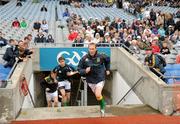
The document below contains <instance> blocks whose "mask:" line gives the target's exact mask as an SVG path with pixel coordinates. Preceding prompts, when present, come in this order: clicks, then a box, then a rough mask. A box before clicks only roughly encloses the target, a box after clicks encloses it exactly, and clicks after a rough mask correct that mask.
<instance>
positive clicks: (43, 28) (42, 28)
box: [41, 20, 48, 33]
mask: <svg viewBox="0 0 180 124" xmlns="http://www.w3.org/2000/svg"><path fill="white" fill-rule="evenodd" d="M41 30H42V31H43V32H46V33H48V24H47V22H46V20H43V21H42V24H41Z"/></svg>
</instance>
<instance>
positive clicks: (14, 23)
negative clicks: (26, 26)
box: [12, 18, 20, 28]
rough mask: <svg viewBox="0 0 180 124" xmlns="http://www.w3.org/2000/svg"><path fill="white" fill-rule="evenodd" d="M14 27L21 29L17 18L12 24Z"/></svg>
mask: <svg viewBox="0 0 180 124" xmlns="http://www.w3.org/2000/svg"><path fill="white" fill-rule="evenodd" d="M12 27H14V28H19V27H20V22H19V21H18V19H17V18H15V20H14V21H13V22H12Z"/></svg>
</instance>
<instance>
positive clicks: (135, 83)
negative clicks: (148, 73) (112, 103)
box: [116, 76, 143, 105]
mask: <svg viewBox="0 0 180 124" xmlns="http://www.w3.org/2000/svg"><path fill="white" fill-rule="evenodd" d="M142 79H143V76H141V77H140V78H139V79H138V80H137V81H136V83H135V84H134V85H133V86H132V87H131V88H130V89H129V90H128V92H127V93H126V94H125V95H124V96H123V97H122V98H121V99H120V100H119V101H118V102H117V104H116V105H118V104H119V103H121V102H122V101H123V99H124V98H125V97H126V96H127V95H128V94H129V92H130V91H131V90H133V89H134V88H135V87H136V85H137V84H138V83H139V82H140V81H141V80H142Z"/></svg>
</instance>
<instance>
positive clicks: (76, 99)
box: [74, 79, 82, 105]
mask: <svg viewBox="0 0 180 124" xmlns="http://www.w3.org/2000/svg"><path fill="white" fill-rule="evenodd" d="M81 84H82V79H80V82H79V86H78V90H77V95H76V98H75V103H74V105H76V102H77V101H78V96H79V92H80V88H81Z"/></svg>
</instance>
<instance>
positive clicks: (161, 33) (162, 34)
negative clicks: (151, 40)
mask: <svg viewBox="0 0 180 124" xmlns="http://www.w3.org/2000/svg"><path fill="white" fill-rule="evenodd" d="M158 34H159V35H160V38H164V37H165V30H164V28H163V25H160V28H159V29H158Z"/></svg>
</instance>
